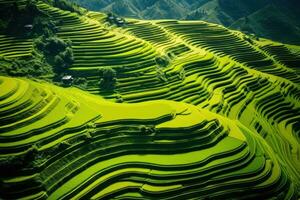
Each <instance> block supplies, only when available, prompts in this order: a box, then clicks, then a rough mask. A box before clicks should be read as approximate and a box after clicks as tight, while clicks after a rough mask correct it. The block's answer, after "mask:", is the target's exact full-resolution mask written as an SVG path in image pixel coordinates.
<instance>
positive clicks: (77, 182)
mask: <svg viewBox="0 0 300 200" xmlns="http://www.w3.org/2000/svg"><path fill="white" fill-rule="evenodd" d="M11 2H12V1H1V0H0V4H2V5H3V4H4V5H7V4H9V3H11ZM19 3H20V4H22V3H23V1H19ZM37 7H38V9H39V10H40V11H41V12H43V13H47V16H48V18H49V19H50V20H52V21H53V22H59V23H56V24H57V27H56V28H55V30H56V31H57V32H56V35H57V37H58V38H60V39H63V40H67V39H69V40H70V41H71V46H72V50H73V53H74V62H73V64H72V65H71V67H70V68H69V69H68V70H65V72H64V73H65V74H68V75H72V76H73V77H74V78H75V80H76V81H77V80H78V79H80V80H81V81H82V80H83V81H82V82H83V84H80V87H81V89H83V90H86V92H83V91H81V90H79V89H76V88H72V87H71V88H59V87H57V86H54V85H52V84H49V83H46V82H43V81H37V80H36V81H32V80H28V79H25V78H9V77H7V76H6V77H5V76H2V77H1V78H0V118H1V125H0V155H1V156H0V159H1V162H0V167H1V169H0V174H1V176H0V180H1V184H0V190H1V192H0V195H2V196H0V198H2V199H16V198H27V199H45V198H47V197H48V199H71V198H75V199H77V198H82V199H90V198H92V199H107V198H115V199H157V198H159V199H174V198H177V199H192V198H194V197H197V198H198V197H201V198H216V199H220V198H223V199H224V198H225V199H232V198H241V196H243V198H244V199H253V198H256V199H272V198H279V199H284V198H286V199H297V198H298V196H299V188H300V178H299V177H300V171H299V167H298V166H299V165H300V160H299V151H300V149H299V140H300V139H299V135H300V132H299V130H300V76H299V63H300V56H299V52H297V49H299V47H297V46H293V47H291V46H287V45H284V44H280V43H275V42H272V41H268V40H256V39H255V38H250V37H249V36H247V35H244V34H243V33H241V32H237V31H232V30H230V29H227V28H225V27H223V26H220V25H216V24H211V23H207V22H203V21H177V20H134V19H126V24H125V25H124V26H117V25H116V24H114V23H111V22H108V20H107V16H106V15H105V14H103V13H98V12H87V13H85V14H82V15H79V14H78V13H74V12H70V11H65V10H61V9H59V8H56V7H53V6H51V5H49V4H47V3H43V2H41V1H39V2H38V3H37ZM34 39H35V38H34V37H25V36H24V37H22V36H18V37H16V36H15V35H12V34H9V33H8V34H4V33H2V32H1V35H0V58H1V60H0V67H1V69H2V68H3V69H5V70H7V71H9V70H14V66H10V67H7V66H5V62H4V61H7V60H10V59H18V60H23V61H26V59H28V58H30V57H31V56H32V55H33V54H34V51H35V49H34V42H33V41H34ZM289 48H293V51H290V49H289ZM294 49H295V50H294ZM108 67H110V68H112V69H113V70H115V73H116V75H115V77H113V78H115V79H116V80H115V81H116V84H115V85H114V88H112V89H110V90H107V89H103V88H102V86H101V84H100V83H101V81H102V80H103V78H104V75H103V73H102V72H103V70H104V69H107V68H108ZM40 78H42V77H40ZM76 81H75V83H76ZM87 92H89V93H87ZM91 93H92V94H93V95H92V94H91ZM116 102H118V103H116Z"/></svg>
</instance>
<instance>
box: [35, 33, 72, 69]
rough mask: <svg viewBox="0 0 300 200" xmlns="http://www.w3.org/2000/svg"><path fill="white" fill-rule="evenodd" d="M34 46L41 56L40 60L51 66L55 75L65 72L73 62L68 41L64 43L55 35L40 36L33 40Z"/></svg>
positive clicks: (70, 45) (70, 44)
mask: <svg viewBox="0 0 300 200" xmlns="http://www.w3.org/2000/svg"><path fill="white" fill-rule="evenodd" d="M34 45H35V48H36V49H37V51H38V52H39V53H40V54H41V55H42V57H43V58H42V60H44V61H45V62H46V64H49V65H50V66H52V67H53V71H54V72H55V73H56V74H61V73H63V72H65V71H66V70H67V69H68V68H69V66H70V65H71V64H72V63H73V61H74V56H73V50H72V42H71V41H70V40H66V41H64V40H62V39H60V38H58V37H57V36H56V35H52V36H50V37H46V36H42V37H39V38H37V39H36V40H35V42H34Z"/></svg>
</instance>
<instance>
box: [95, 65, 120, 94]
mask: <svg viewBox="0 0 300 200" xmlns="http://www.w3.org/2000/svg"><path fill="white" fill-rule="evenodd" d="M99 75H100V77H102V78H101V79H100V81H99V86H100V89H102V90H104V91H111V90H114V88H115V85H116V83H117V79H116V76H117V72H116V70H114V69H113V68H111V67H104V68H101V69H99Z"/></svg>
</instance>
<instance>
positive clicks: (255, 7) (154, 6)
mask: <svg viewBox="0 0 300 200" xmlns="http://www.w3.org/2000/svg"><path fill="white" fill-rule="evenodd" d="M72 1H74V2H76V3H78V4H80V5H82V6H85V7H87V8H89V9H92V10H101V11H105V12H114V13H116V14H118V15H121V16H124V17H134V18H144V19H189V20H204V21H208V22H213V23H218V24H222V25H224V26H227V27H230V28H234V29H238V30H242V31H246V32H249V33H254V34H256V35H258V36H259V37H266V38H270V39H272V40H277V41H281V42H285V43H290V44H299V43H300V33H299V32H300V28H299V27H300V24H299V22H300V20H299V19H300V14H299V12H298V10H297V8H299V7H300V3H299V2H298V1H296V0H290V1H283V0H201V1H196V0H179V1H177V0H159V1H158V0H151V1H145V0H105V1H99V0H93V1H85V0H83V1H79V0H72ZM283 30H284V31H283Z"/></svg>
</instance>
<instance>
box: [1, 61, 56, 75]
mask: <svg viewBox="0 0 300 200" xmlns="http://www.w3.org/2000/svg"><path fill="white" fill-rule="evenodd" d="M0 74H3V75H6V74H7V75H10V76H26V77H29V78H31V77H42V76H43V77H51V76H53V71H52V68H51V66H49V65H47V64H44V63H43V62H42V61H41V60H40V59H37V58H35V57H27V58H23V59H7V58H3V57H1V58H0Z"/></svg>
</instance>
